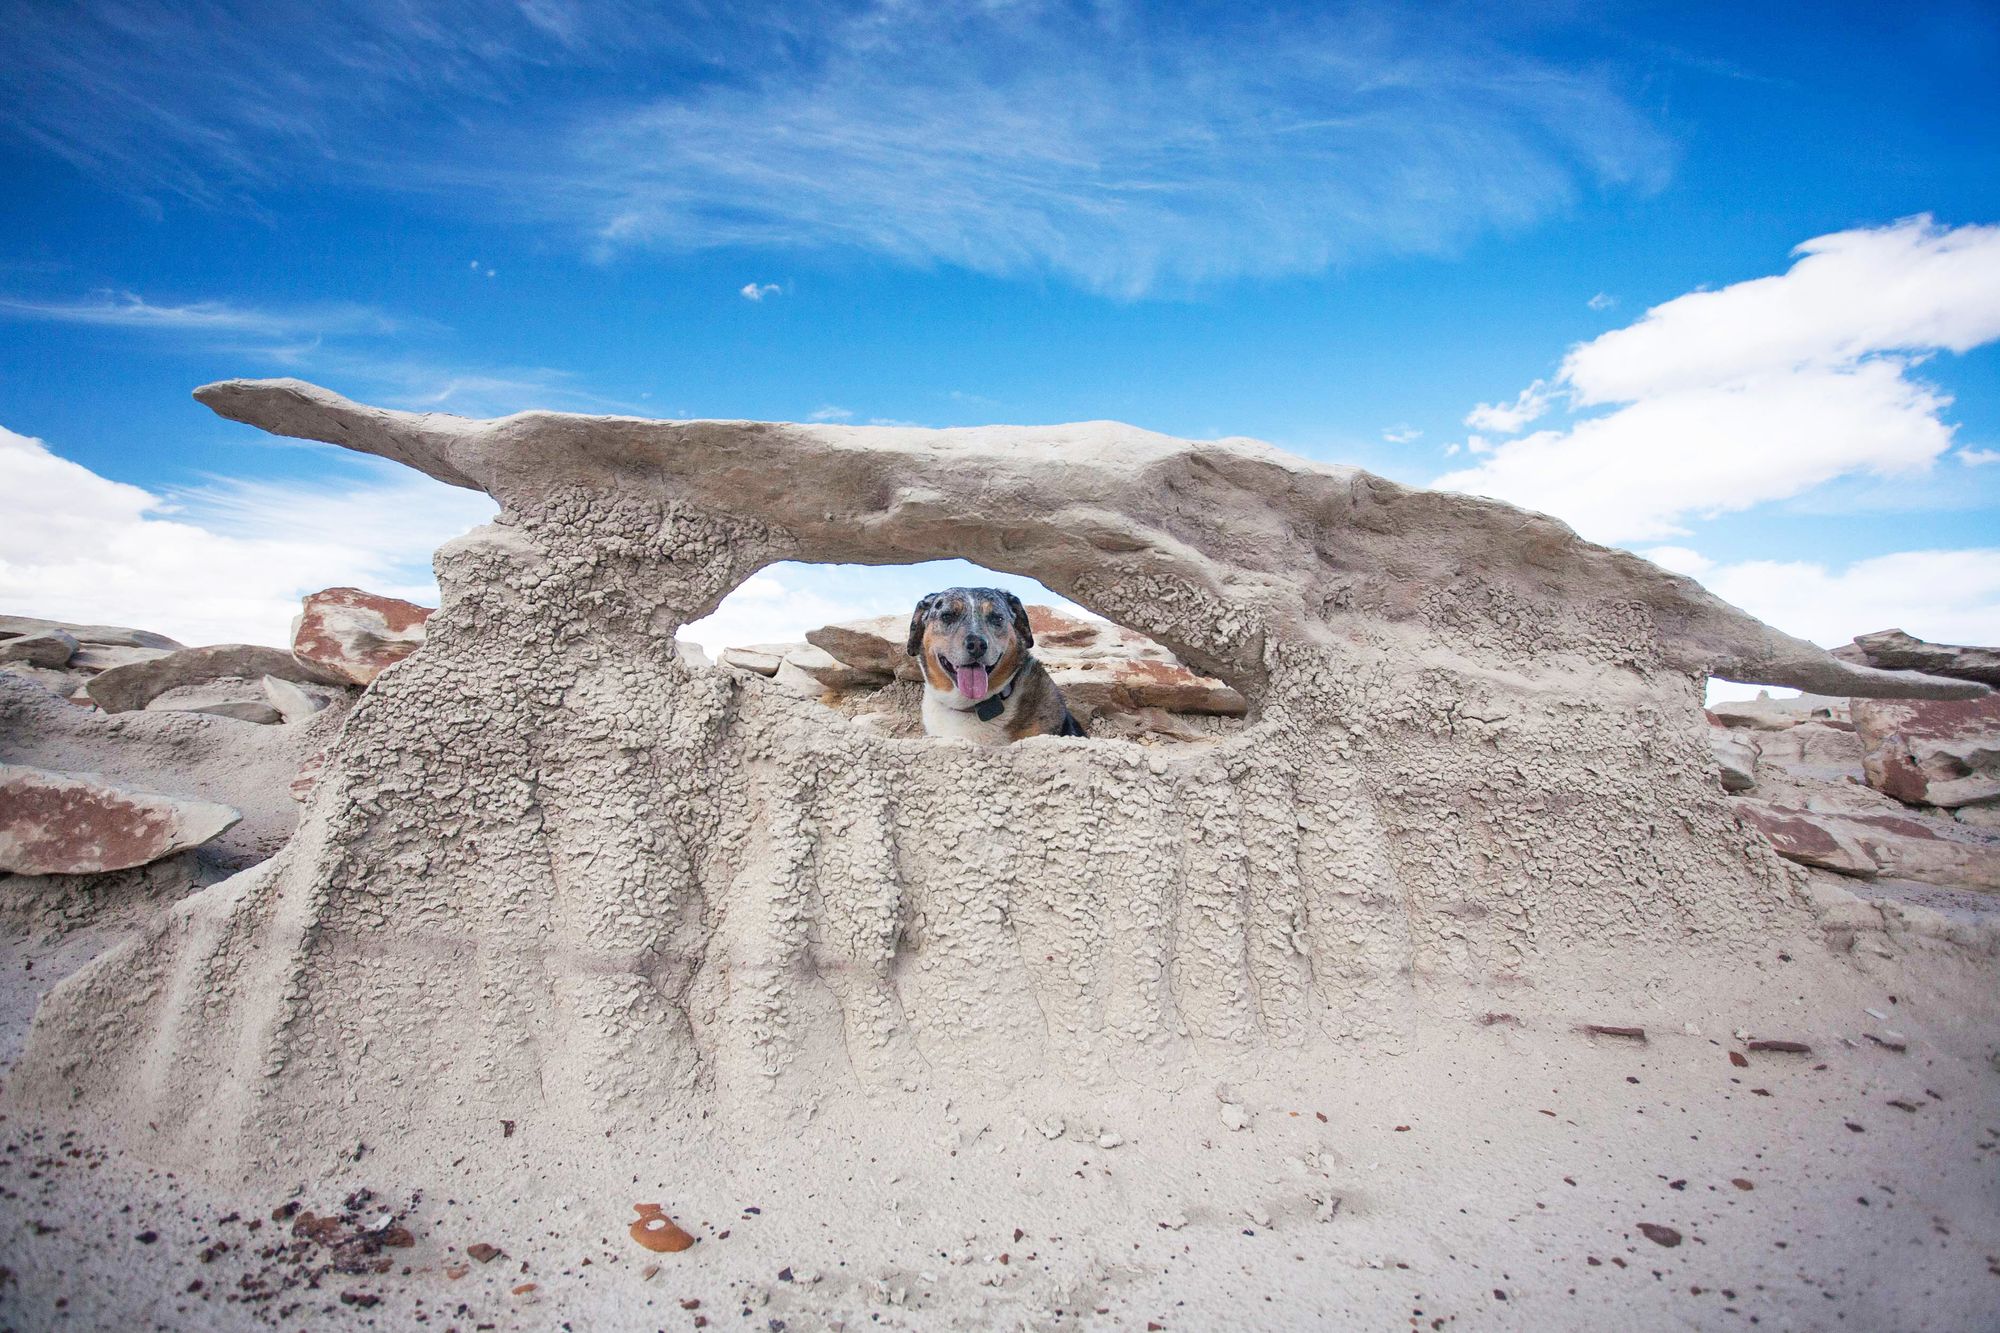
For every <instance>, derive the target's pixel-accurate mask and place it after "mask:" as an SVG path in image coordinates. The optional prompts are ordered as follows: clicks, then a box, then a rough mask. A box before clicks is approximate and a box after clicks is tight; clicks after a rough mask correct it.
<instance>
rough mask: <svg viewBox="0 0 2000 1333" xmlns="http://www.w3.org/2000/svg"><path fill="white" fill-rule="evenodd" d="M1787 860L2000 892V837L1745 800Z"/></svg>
mask: <svg viewBox="0 0 2000 1333" xmlns="http://www.w3.org/2000/svg"><path fill="white" fill-rule="evenodd" d="M1736 808H1737V810H1738V811H1739V812H1740V813H1742V815H1743V816H1744V818H1745V819H1747V820H1748V821H1749V822H1750V823H1751V824H1753V825H1754V826H1755V827H1756V828H1757V829H1758V831H1759V832H1761V833H1762V834H1763V835H1764V836H1765V837H1767V838H1769V839H1770V840H1771V844H1772V846H1774V847H1775V848H1777V850H1778V853H1779V854H1780V855H1781V856H1785V857H1789V858H1790V859H1792V860H1794V861H1798V862H1800V863H1801V864H1803V865H1810V866H1818V867H1821V868H1822V869H1826V870H1835V871H1838V872H1840V873H1841V874H1844V875H1854V876H1858V877H1860V878H1863V879H1873V878H1875V877H1877V876H1881V877H1884V878H1890V879H1907V880H1916V881H1919V882H1922V883H1928V884H1940V885H1947V886H1951V887H1954V888H1968V889H1981V890H2000V835H1995V834H1991V833H1982V832H1981V831H1979V830H1975V829H1969V828H1963V827H1960V826H1958V825H1956V824H1954V823H1953V822H1952V821H1950V820H1925V819H1920V818H1917V817H1915V816H1912V815H1908V814H1861V813H1854V812H1849V811H1830V810H1812V809H1804V808H1800V807H1797V806H1784V805H1773V804H1769V803H1766V802H1763V801H1756V800H1747V799H1746V800H1739V801H1737V803H1736Z"/></svg>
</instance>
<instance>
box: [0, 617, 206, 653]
mask: <svg viewBox="0 0 2000 1333" xmlns="http://www.w3.org/2000/svg"><path fill="white" fill-rule="evenodd" d="M46 630H59V631H61V632H62V633H64V634H67V635H69V636H70V637H71V638H72V639H75V640H76V641H77V642H78V643H80V644H82V645H84V646H85V647H87V648H89V647H102V648H153V649H162V650H165V651H168V652H171V651H173V650H174V649H176V648H183V647H186V645H185V644H183V643H180V642H178V641H176V640H174V639H170V638H168V637H167V636H166V635H164V634H155V633H153V632H152V631H151V630H144V629H127V628H125V627H124V626H122V625H73V624H71V623H69V622H68V621H66V620H37V619H36V618H35V617H33V616H0V641H4V640H7V639H12V638H17V637H19V636H21V635H23V634H37V633H41V632H43V631H46Z"/></svg>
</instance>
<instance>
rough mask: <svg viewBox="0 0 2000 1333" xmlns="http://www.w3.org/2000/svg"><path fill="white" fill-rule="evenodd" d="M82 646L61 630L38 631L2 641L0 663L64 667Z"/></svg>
mask: <svg viewBox="0 0 2000 1333" xmlns="http://www.w3.org/2000/svg"><path fill="white" fill-rule="evenodd" d="M80 646H81V645H80V644H78V643H77V641H76V639H75V638H73V637H72V636H70V635H69V634H67V633H65V632H64V631H62V630H59V629H44V630H36V631H35V632H34V633H32V634H19V635H16V636H15V637H13V638H11V639H0V662H25V663H27V664H28V665H29V666H38V667H62V666H67V665H69V659H70V658H72V657H74V656H76V650H77V649H78V648H79V647H80Z"/></svg>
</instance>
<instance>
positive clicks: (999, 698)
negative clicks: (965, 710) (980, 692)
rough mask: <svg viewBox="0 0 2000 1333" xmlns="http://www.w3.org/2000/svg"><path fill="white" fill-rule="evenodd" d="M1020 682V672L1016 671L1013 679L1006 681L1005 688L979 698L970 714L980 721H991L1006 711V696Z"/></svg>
mask: <svg viewBox="0 0 2000 1333" xmlns="http://www.w3.org/2000/svg"><path fill="white" fill-rule="evenodd" d="M1020 683H1021V673H1020V672H1018V671H1017V672H1015V673H1014V679H1012V680H1010V681H1008V682H1007V688H1006V689H1004V690H1002V691H1000V693H998V694H989V695H987V696H986V697H985V698H984V699H981V700H980V701H979V704H978V706H977V707H975V708H974V709H973V710H972V715H973V716H974V717H976V718H978V719H979V720H980V721H981V722H991V721H992V720H993V719H994V718H996V717H998V716H1000V714H1002V713H1003V712H1005V711H1007V696H1008V695H1010V694H1012V693H1013V692H1014V687H1015V686H1016V685H1018V684H1020Z"/></svg>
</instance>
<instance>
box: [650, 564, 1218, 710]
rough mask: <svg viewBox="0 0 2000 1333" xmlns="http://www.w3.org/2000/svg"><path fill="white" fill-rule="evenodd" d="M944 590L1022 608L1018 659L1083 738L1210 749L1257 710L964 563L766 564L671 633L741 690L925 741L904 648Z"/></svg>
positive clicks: (1132, 639)
mask: <svg viewBox="0 0 2000 1333" xmlns="http://www.w3.org/2000/svg"><path fill="white" fill-rule="evenodd" d="M947 588H996V589H1000V590H1001V591H1003V592H1006V593H1011V594H1012V595H1014V596H1015V597H1018V598H1019V599H1020V601H1021V602H1022V603H1023V604H1024V606H1025V608H1026V610H1027V615H1028V620H1029V624H1030V634H1031V635H1032V637H1033V640H1034V642H1033V645H1032V648H1030V649H1029V651H1030V652H1031V653H1032V655H1033V656H1034V658H1035V660H1036V661H1038V662H1039V663H1040V664H1041V666H1042V668H1043V669H1044V670H1045V671H1047V672H1048V674H1049V677H1050V680H1051V681H1052V682H1053V683H1054V685H1055V686H1056V688H1057V690H1059V691H1060V692H1061V694H1062V698H1063V702H1064V704H1065V705H1066V706H1067V707H1068V709H1069V711H1070V713H1071V715H1072V716H1073V717H1075V718H1076V720H1077V722H1078V724H1079V725H1080V726H1081V727H1082V728H1083V730H1084V732H1085V735H1086V737H1087V738H1088V739H1090V740H1098V741H1131V742H1136V743H1138V744H1141V745H1190V744H1192V745H1200V744H1213V743H1215V742H1217V741H1220V740H1223V739H1225V738H1227V737H1229V736H1232V735H1235V734H1237V733H1239V732H1241V731H1242V730H1243V729H1244V728H1245V727H1246V726H1248V725H1249V723H1250V720H1251V718H1252V716H1253V715H1254V714H1255V712H1256V703H1257V700H1256V697H1255V695H1254V693H1253V692H1252V691H1251V690H1250V689H1248V688H1246V683H1245V682H1241V681H1231V680H1227V679H1223V678H1219V677H1215V676H1209V675H1204V674H1202V673H1201V672H1198V671H1196V670H1194V669H1193V668H1191V667H1190V666H1188V665H1187V664H1186V663H1185V662H1183V661H1182V660H1181V659H1180V658H1179V657H1178V656H1176V655H1175V654H1174V652H1173V651H1172V650H1171V649H1169V648H1167V647H1166V646H1165V645H1164V644H1162V643H1160V642H1158V641H1157V640H1155V639H1153V638H1152V637H1150V636H1148V635H1146V634H1144V633H1143V632H1141V631H1139V630H1137V629H1135V628H1132V627H1131V626H1128V625H1123V624H1120V623H1119V622H1118V621H1117V620H1115V619H1113V618H1112V617H1109V616H1106V615H1104V614H1102V613H1100V612H1098V611H1096V610H1094V609H1093V608H1091V607H1089V606H1087V605H1084V604H1082V603H1079V602H1077V601H1075V600H1073V599H1071V598H1068V597H1064V596H1062V595H1061V594H1059V593H1056V592H1054V591H1052V590H1050V589H1049V588H1048V587H1047V586H1045V585H1044V584H1042V583H1040V582H1038V581H1036V580H1034V579H1032V578H1028V577H1026V576H1024V575H1018V574H1007V573H1002V572H999V571H997V570H993V569H990V568H987V567H985V566H983V565H979V564H975V563H973V562H971V561H968V560H957V559H953V560H931V561H923V562H920V563H913V564H903V565H854V564H816V563H808V562H803V561H793V560H785V561H778V562H775V563H772V564H769V565H766V566H764V567H763V568H761V569H759V570H757V571H756V572H755V573H753V574H752V575H750V576H749V577H748V578H746V579H744V580H743V581H742V582H741V583H740V584H738V585H737V587H736V588H735V589H734V590H732V591H731V592H730V593H729V594H728V595H727V596H725V597H724V598H723V599H722V600H721V602H720V603H719V604H718V605H717V606H716V608H715V609H714V610H713V611H711V612H710V613H709V614H708V615H706V616H703V617H701V618H700V619H698V620H694V621H690V622H689V623H687V624H686V625H684V626H682V628H681V630H680V632H679V637H680V639H681V640H682V641H683V643H685V644H688V645H691V646H693V647H696V648H698V649H699V650H700V652H699V657H698V659H697V660H699V661H701V662H702V663H703V664H704V665H705V666H706V667H708V668H709V669H713V670H718V671H726V672H730V673H732V674H735V675H736V676H738V677H739V678H741V679H742V680H744V682H745V683H746V684H748V685H750V686H751V688H757V689H774V690H779V691H782V692H785V693H789V694H792V695H795V696H798V697H802V698H808V699H811V700H813V701H815V702H817V703H818V704H820V705H821V706H822V707H824V708H826V709H828V710H829V711H830V712H833V713H835V714H837V715H839V716H840V717H842V718H844V719H845V720H846V721H848V722H850V723H852V724H854V725H857V726H860V727H863V728H864V729H866V730H869V731H873V732H876V733H878V734H881V735H884V736H890V737H897V738H905V739H916V738H921V737H923V736H924V735H925V731H924V725H923V719H922V709H923V700H924V694H925V689H926V683H925V679H924V675H923V671H922V667H921V664H920V662H919V660H918V659H917V658H915V657H912V656H911V655H910V654H909V652H908V650H907V638H908V632H909V625H910V620H911V616H912V614H913V611H914V609H915V607H916V605H917V603H918V601H919V600H920V599H922V598H923V597H925V596H926V595H928V594H931V593H935V592H939V591H942V590H944V589H947Z"/></svg>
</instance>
